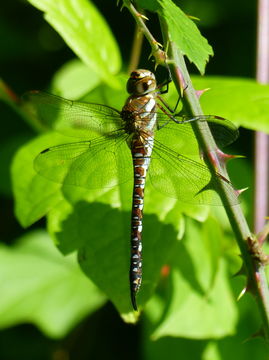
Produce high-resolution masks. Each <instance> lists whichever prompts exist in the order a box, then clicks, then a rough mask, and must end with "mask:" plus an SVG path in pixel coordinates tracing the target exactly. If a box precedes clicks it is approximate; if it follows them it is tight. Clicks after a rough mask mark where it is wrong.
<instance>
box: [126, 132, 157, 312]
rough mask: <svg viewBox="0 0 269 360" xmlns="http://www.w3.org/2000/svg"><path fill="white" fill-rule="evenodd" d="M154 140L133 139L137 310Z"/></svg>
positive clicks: (133, 291) (133, 289)
mask: <svg viewBox="0 0 269 360" xmlns="http://www.w3.org/2000/svg"><path fill="white" fill-rule="evenodd" d="M152 146H153V139H152V138H151V139H150V140H148V141H145V139H143V140H142V139H141V138H138V139H133V141H132V147H131V149H132V156H133V166H134V189H133V206H132V220H131V227H132V231H131V266H130V287H131V289H130V290H131V299H132V304H133V307H134V309H135V310H137V305H136V294H137V292H138V290H139V288H140V286H141V282H142V229H143V208H144V188H145V182H146V174H147V170H148V167H149V163H150V156H151V152H152Z"/></svg>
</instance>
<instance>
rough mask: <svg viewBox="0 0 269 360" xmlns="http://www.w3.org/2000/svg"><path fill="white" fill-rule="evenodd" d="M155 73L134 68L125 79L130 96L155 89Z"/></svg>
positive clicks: (144, 93)
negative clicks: (126, 79)
mask: <svg viewBox="0 0 269 360" xmlns="http://www.w3.org/2000/svg"><path fill="white" fill-rule="evenodd" d="M156 87H157V84H156V79H155V75H154V74H153V73H152V72H151V71H149V70H142V69H139V70H135V71H133V72H132V73H131V75H130V77H129V80H128V81H127V87H126V88H127V91H128V93H129V94H131V95H132V96H141V95H146V94H149V93H151V92H152V91H154V90H156Z"/></svg>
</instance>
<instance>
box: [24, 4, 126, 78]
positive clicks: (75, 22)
mask: <svg viewBox="0 0 269 360" xmlns="http://www.w3.org/2000/svg"><path fill="white" fill-rule="evenodd" d="M28 1H29V2H30V3H31V4H32V5H34V6H35V7H37V8H38V9H39V10H41V11H43V12H44V13H45V19H46V20H47V22H48V23H49V24H50V25H51V26H52V27H53V28H54V29H55V30H56V31H57V32H58V33H59V34H60V35H61V36H62V38H63V39H64V40H65V42H66V43H67V45H68V46H69V47H70V48H71V49H72V50H73V51H74V53H75V54H76V55H77V56H78V57H79V58H80V59H81V60H82V61H83V62H84V63H85V64H86V65H87V66H88V67H89V69H91V71H92V72H94V73H96V74H97V75H99V76H100V77H101V78H102V79H103V80H104V81H108V82H111V81H115V79H114V77H113V76H112V75H113V74H115V73H117V72H118V71H119V68H120V66H121V60H120V54H119V49H118V46H117V43H116V42H115V40H114V38H113V35H112V33H111V31H110V29H109V27H108V26H107V24H106V22H105V21H104V19H103V17H102V16H101V15H100V14H99V12H98V11H97V9H96V8H95V6H94V5H93V4H92V3H91V2H89V1H87V0H77V1H76V2H75V3H74V2H73V1H71V0H59V1H57V2H55V1H54V0H28ZM97 29H98V30H97ZM101 44H102V46H100V45H101Z"/></svg>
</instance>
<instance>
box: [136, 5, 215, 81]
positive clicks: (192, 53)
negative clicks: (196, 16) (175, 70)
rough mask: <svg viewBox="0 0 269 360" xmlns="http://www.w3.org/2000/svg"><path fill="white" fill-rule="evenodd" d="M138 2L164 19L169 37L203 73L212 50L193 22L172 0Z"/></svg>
mask: <svg viewBox="0 0 269 360" xmlns="http://www.w3.org/2000/svg"><path fill="white" fill-rule="evenodd" d="M139 3H140V5H141V6H142V7H143V8H145V9H148V10H150V11H155V12H157V13H158V14H159V15H160V16H161V17H163V18H164V19H165V20H166V22H167V24H168V36H169V39H170V40H171V41H173V42H175V43H176V44H177V46H178V48H179V49H180V51H181V52H182V53H183V54H184V55H186V56H187V58H188V59H189V60H190V62H193V63H194V64H195V65H196V67H197V69H198V70H199V72H200V73H201V74H202V75H203V74H204V72H205V66H206V63H207V62H208V60H209V56H212V55H213V50H212V47H211V46H210V45H209V44H208V42H207V40H206V39H205V38H204V37H203V36H202V35H201V33H200V32H199V30H198V28H197V27H196V25H195V24H194V22H193V21H192V20H191V19H190V18H189V17H188V16H187V15H186V14H184V12H183V11H182V10H181V9H180V8H179V7H178V6H176V5H175V4H174V2H173V1H172V0H151V1H147V0H140V1H139Z"/></svg>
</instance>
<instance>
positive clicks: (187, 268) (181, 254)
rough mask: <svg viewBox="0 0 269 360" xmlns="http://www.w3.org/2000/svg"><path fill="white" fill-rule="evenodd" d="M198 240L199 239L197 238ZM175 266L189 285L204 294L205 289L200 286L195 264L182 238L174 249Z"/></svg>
mask: <svg viewBox="0 0 269 360" xmlns="http://www.w3.org/2000/svg"><path fill="white" fill-rule="evenodd" d="M197 241H199V239H197ZM176 254H177V255H176V260H177V261H176V267H177V268H178V270H179V271H180V272H181V274H182V275H183V277H184V278H185V279H186V280H187V281H188V283H189V285H190V286H191V287H192V288H193V290H194V291H195V292H198V293H199V294H201V295H202V296H205V295H206V292H205V290H204V289H203V288H202V286H201V284H200V282H199V279H198V276H197V271H196V269H195V266H194V264H193V261H192V258H191V256H190V253H189V251H188V249H187V247H186V245H185V244H184V238H183V240H182V241H181V242H180V243H179V244H178V247H177V250H176Z"/></svg>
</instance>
